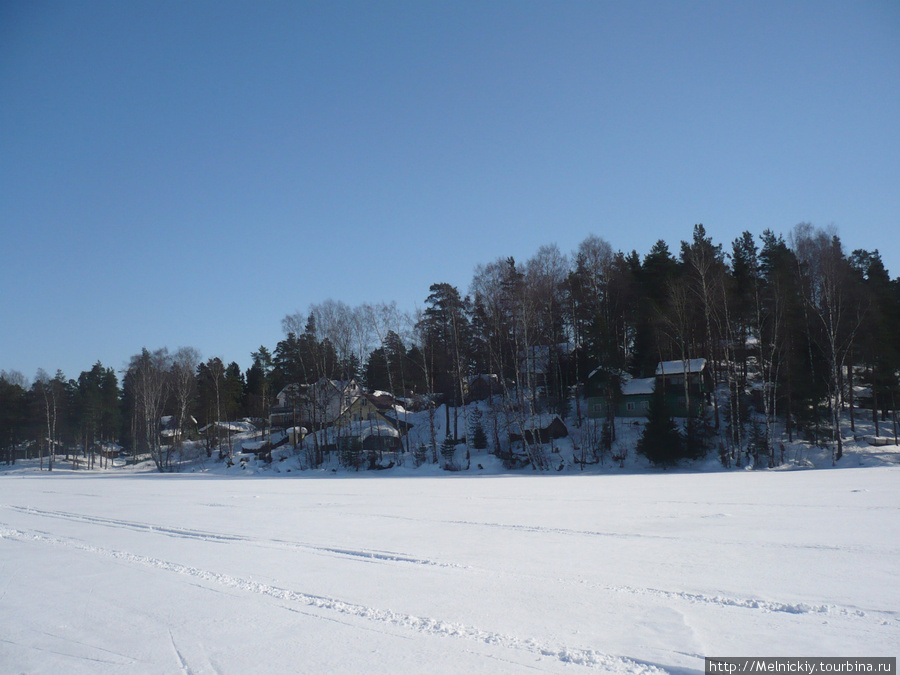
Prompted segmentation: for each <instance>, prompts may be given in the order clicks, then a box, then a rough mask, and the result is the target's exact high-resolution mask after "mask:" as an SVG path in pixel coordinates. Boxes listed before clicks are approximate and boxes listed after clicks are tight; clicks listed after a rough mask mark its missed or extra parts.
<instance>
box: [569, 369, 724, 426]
mask: <svg viewBox="0 0 900 675" xmlns="http://www.w3.org/2000/svg"><path fill="white" fill-rule="evenodd" d="M599 374H600V369H599V368H597V369H596V370H594V371H593V372H592V373H591V374H590V375H588V379H587V382H586V383H585V401H586V403H587V409H588V410H587V415H588V417H592V418H598V419H599V418H604V417H606V392H605V391H604V389H603V386H602V385H601V383H600V382H599ZM685 378H686V379H687V383H688V396H689V398H690V404H691V405H690V414H691V415H692V416H700V415H702V414H703V412H704V410H705V409H706V406H707V405H708V404H709V399H710V396H711V394H712V378H711V376H710V373H709V368H707V365H706V359H689V360H687V361H662V362H660V363H659V364H658V365H657V366H656V376H655V377H641V378H638V377H636V378H633V379H629V380H625V382H623V383H622V395H621V397H620V398H619V401H618V403H617V405H616V417H646V416H647V413H648V412H649V411H650V399H652V398H653V392H654V391H656V388H657V387H663V388H664V390H665V394H666V404H667V405H668V407H669V413H670V414H671V415H672V416H673V417H687V416H688V412H689V411H688V409H687V402H686V400H685V392H684V383H685Z"/></svg>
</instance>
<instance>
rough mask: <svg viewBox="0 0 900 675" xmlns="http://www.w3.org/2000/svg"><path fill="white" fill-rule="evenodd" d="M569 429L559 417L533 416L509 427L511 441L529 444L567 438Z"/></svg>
mask: <svg viewBox="0 0 900 675" xmlns="http://www.w3.org/2000/svg"><path fill="white" fill-rule="evenodd" d="M523 428H524V430H523ZM568 435H569V428H568V427H567V426H566V423H565V422H563V421H562V419H561V418H560V416H559V415H550V414H545V415H533V416H531V417H528V418H526V419H524V420H522V423H521V424H519V423H517V422H515V423H513V424H511V425H510V427H509V440H510V441H513V442H515V441H522V440H524V441H528V442H529V443H549V442H550V439H551V438H565V437H566V436H568Z"/></svg>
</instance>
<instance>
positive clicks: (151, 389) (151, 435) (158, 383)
mask: <svg viewBox="0 0 900 675" xmlns="http://www.w3.org/2000/svg"><path fill="white" fill-rule="evenodd" d="M171 364H172V359H171V357H170V356H169V350H168V349H167V348H165V347H163V348H162V349H157V350H156V351H154V352H152V353H151V352H150V351H148V350H147V349H146V348H144V349H142V350H141V353H140V354H136V355H134V356H132V357H131V361H130V363H129V366H128V370H129V372H130V374H131V376H132V383H133V387H134V397H135V405H134V418H135V422H136V424H135V427H136V428H137V429H138V430H139V431H140V432H143V433H142V435H143V437H144V442H145V443H146V447H147V449H148V450H149V452H150V457H151V458H152V459H153V462H154V464H156V468H157V469H158V470H159V471H160V472H163V471H169V470H170V469H171V465H170V459H171V451H170V449H169V448H168V446H167V448H166V449H164V448H163V446H162V444H161V442H160V433H159V432H160V427H159V424H160V418H161V417H162V413H163V407H164V406H165V402H166V397H167V396H168V393H169V385H170V381H171V380H170V377H169V371H170V368H171Z"/></svg>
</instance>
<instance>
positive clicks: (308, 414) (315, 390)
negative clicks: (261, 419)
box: [269, 377, 362, 429]
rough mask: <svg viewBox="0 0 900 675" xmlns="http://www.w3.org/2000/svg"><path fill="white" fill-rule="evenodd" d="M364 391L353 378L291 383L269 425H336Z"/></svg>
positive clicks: (281, 395)
mask: <svg viewBox="0 0 900 675" xmlns="http://www.w3.org/2000/svg"><path fill="white" fill-rule="evenodd" d="M361 394H362V388H361V387H360V386H359V385H358V384H357V383H356V380H352V379H351V380H332V379H329V378H327V377H323V378H321V379H319V380H318V381H317V382H314V383H313V384H300V385H298V384H289V385H287V386H286V387H285V388H284V389H282V390H281V391H280V392H278V394H277V396H276V397H275V399H276V405H275V406H274V407H272V409H271V410H270V411H269V424H270V425H271V426H273V427H276V428H283V427H288V426H294V425H302V426H305V427H307V428H310V429H321V428H322V427H325V426H328V425H329V424H333V423H334V421H335V420H336V419H337V418H338V417H340V415H341V414H342V413H343V412H344V411H345V410H346V409H347V407H348V406H349V405H350V404H351V403H352V402H353V401H354V400H355V399H356V398H358V397H359V396H360V395H361Z"/></svg>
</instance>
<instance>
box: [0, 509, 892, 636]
mask: <svg viewBox="0 0 900 675" xmlns="http://www.w3.org/2000/svg"><path fill="white" fill-rule="evenodd" d="M0 508H5V509H9V510H12V511H17V512H20V513H25V514H29V515H37V516H43V517H47V518H59V519H63V520H70V521H74V522H83V523H90V524H95V525H101V526H104V527H114V528H122V529H129V530H134V531H138V532H148V533H154V534H161V535H164V536H172V537H177V538H184V539H197V540H202V541H211V542H222V543H231V542H240V543H245V544H249V545H253V546H259V547H263V548H265V547H277V548H295V549H303V550H307V551H310V552H312V553H319V554H329V555H339V556H346V557H349V558H351V559H356V560H360V561H363V562H388V563H410V564H415V565H426V566H432V567H443V568H453V569H465V570H469V571H472V572H480V573H485V574H501V575H507V576H509V575H511V576H522V577H527V576H530V575H527V574H518V573H515V572H508V571H505V570H494V571H492V570H485V569H480V568H475V567H472V566H469V565H461V564H457V563H450V562H441V561H435V560H431V559H427V558H417V557H414V556H410V555H406V554H402V553H393V552H387V551H372V550H363V549H348V548H336V547H328V546H316V545H313V544H308V543H301V542H294V541H288V540H283V539H265V540H263V539H258V538H254V537H248V536H244V535H239V534H223V533H216V532H208V531H202V530H191V529H187V528H181V527H165V526H158V525H150V524H148V523H140V522H134V521H126V520H118V519H114V518H101V517H97V516H86V515H81V514H76V513H68V512H65V511H46V510H42V509H36V508H33V507H22V506H13V505H9V504H3V505H0ZM385 517H388V518H394V517H396V518H400V519H406V518H405V517H402V516H385ZM440 522H442V523H447V524H453V525H470V526H481V527H496V528H502V529H510V530H520V531H524V532H535V533H541V534H547V533H550V534H563V535H583V536H607V537H636V538H653V539H669V540H675V539H678V538H677V537H674V536H668V535H641V534H616V533H609V532H598V531H592V530H573V529H566V528H553V527H542V526H537V525H506V524H502V523H490V522H475V521H465V520H454V521H440ZM713 543H722V542H713ZM771 545H772V546H781V545H779V544H771ZM806 548H826V549H836V550H845V549H841V548H840V547H830V546H825V547H819V546H807V547H806ZM557 581H558V582H561V583H568V584H580V585H586V586H589V587H591V588H596V589H598V590H603V591H609V592H615V593H626V594H629V595H647V596H656V597H662V598H666V599H670V600H677V601H684V602H688V603H691V604H707V605H718V606H720V607H736V608H741V609H752V610H758V611H763V612H781V613H786V614H822V615H827V616H834V617H837V616H840V617H849V618H854V619H863V618H869V619H870V620H877V621H878V623H882V622H883V620H884V618H885V617H887V618H891V619H893V620H895V621H900V612H896V611H892V610H882V609H870V610H867V611H863V610H861V609H858V608H852V607H841V606H837V605H829V604H819V605H810V604H807V603H803V602H799V603H789V602H778V601H774V600H763V599H759V598H736V597H729V596H726V595H721V594H717V595H705V594H702V593H690V592H687V591H670V590H664V589H657V588H642V587H635V586H610V585H602V584H596V583H592V582H589V581H585V580H581V579H563V578H560V579H557ZM869 614H872V615H873V616H869Z"/></svg>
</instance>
